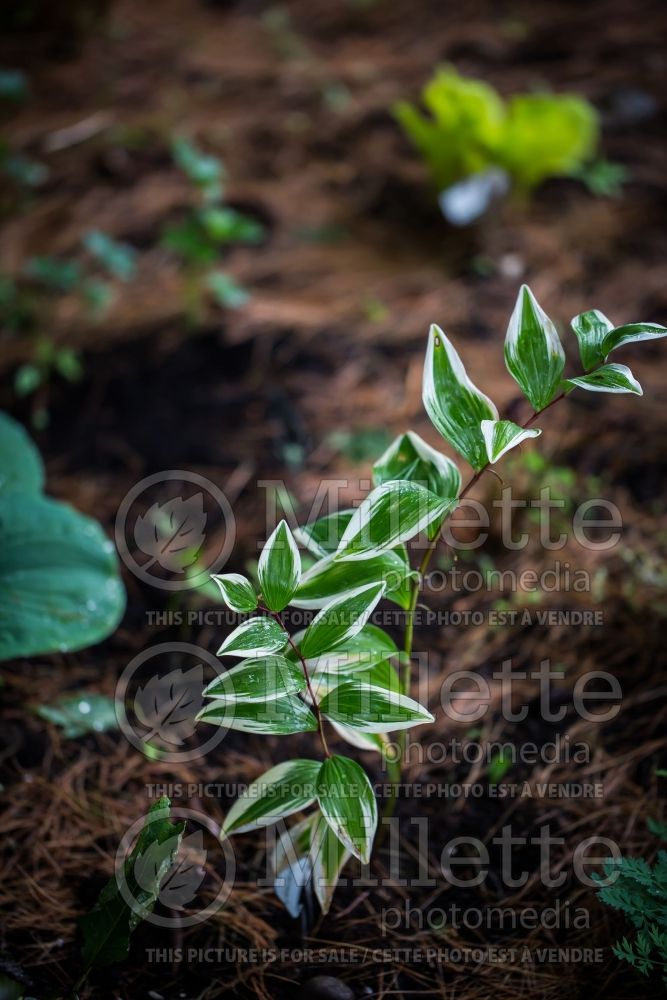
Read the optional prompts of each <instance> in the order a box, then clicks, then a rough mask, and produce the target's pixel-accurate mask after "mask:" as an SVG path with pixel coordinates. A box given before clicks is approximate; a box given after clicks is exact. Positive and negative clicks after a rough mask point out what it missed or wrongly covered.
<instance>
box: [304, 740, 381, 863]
mask: <svg viewBox="0 0 667 1000" xmlns="http://www.w3.org/2000/svg"><path fill="white" fill-rule="evenodd" d="M317 801H318V803H319V806H320V809H321V810H322V815H323V816H324V818H325V820H326V821H327V823H328V824H329V826H330V827H331V829H332V830H333V832H334V834H335V835H336V837H337V838H338V839H339V840H340V841H341V843H342V844H343V845H344V846H345V847H346V848H347V849H348V850H349V851H350V852H351V853H352V854H354V856H355V857H356V858H359V859H360V860H361V861H362V862H363V863H364V864H366V863H367V862H368V861H369V860H370V855H371V847H372V846H373V837H374V836H375V830H376V828H377V819H378V815H377V802H376V801H375V793H374V791H373V786H372V785H371V783H370V781H369V780H368V775H367V774H366V772H365V771H364V770H363V768H361V767H360V766H359V764H357V763H356V762H355V761H353V760H350V759H349V758H348V757H339V756H338V755H336V754H335V755H334V756H332V757H327V759H326V760H325V761H324V763H323V764H322V767H321V769H320V773H319V777H318V781H317Z"/></svg>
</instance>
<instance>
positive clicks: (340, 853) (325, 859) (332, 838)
mask: <svg viewBox="0 0 667 1000" xmlns="http://www.w3.org/2000/svg"><path fill="white" fill-rule="evenodd" d="M309 857H310V863H311V867H312V873H313V874H312V878H313V888H314V890H315V895H316V896H317V898H318V900H319V903H320V907H321V909H322V913H328V912H329V908H330V906H331V900H332V899H333V895H334V892H335V890H336V886H337V885H338V879H339V878H340V873H341V871H342V870H343V867H344V866H345V864H346V863H347V861H348V860H349V858H350V857H351V851H349V850H348V848H347V847H346V846H345V844H343V843H342V842H341V841H340V840H339V839H338V837H337V836H336V834H335V833H334V831H333V830H332V828H331V827H330V825H329V824H328V823H327V821H326V819H325V818H324V816H318V818H317V822H316V824H315V825H314V827H313V831H312V836H311V846H310V855H309Z"/></svg>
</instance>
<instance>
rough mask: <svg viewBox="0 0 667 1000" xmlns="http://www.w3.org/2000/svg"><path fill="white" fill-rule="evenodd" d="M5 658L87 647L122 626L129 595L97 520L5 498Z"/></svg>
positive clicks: (34, 498)
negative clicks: (119, 625)
mask: <svg viewBox="0 0 667 1000" xmlns="http://www.w3.org/2000/svg"><path fill="white" fill-rule="evenodd" d="M0 553H1V555H0V660H8V659H12V658H13V657H16V656H33V655H35V654H37V653H51V652H57V651H61V652H65V651H71V650H76V649H82V648H84V647H85V646H90V645H92V644H93V643H95V642H99V641H100V640H101V639H104V638H105V637H106V636H107V635H109V634H110V633H111V632H113V630H114V629H115V628H116V626H117V625H118V622H119V621H120V619H121V617H122V614H123V611H124V608H125V590H124V588H123V584H122V582H121V579H120V575H119V572H118V562H117V559H116V556H115V553H114V549H113V545H112V544H111V542H110V541H109V540H108V539H107V538H106V536H105V535H104V532H103V531H102V529H101V528H100V526H99V524H97V522H96V521H93V520H92V519H91V518H89V517H84V515H83V514H79V513H78V512H77V511H75V510H73V509H72V508H71V507H69V506H67V504H64V503H59V502H58V501H56V500H51V499H49V498H48V497H45V496H38V495H29V494H27V493H13V492H8V493H4V494H3V495H2V496H0Z"/></svg>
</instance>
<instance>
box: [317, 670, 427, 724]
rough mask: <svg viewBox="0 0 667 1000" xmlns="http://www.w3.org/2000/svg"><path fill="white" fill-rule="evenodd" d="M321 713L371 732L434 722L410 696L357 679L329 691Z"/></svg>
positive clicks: (336, 720) (322, 701) (424, 709)
mask: <svg viewBox="0 0 667 1000" xmlns="http://www.w3.org/2000/svg"><path fill="white" fill-rule="evenodd" d="M320 711H321V712H322V714H323V715H325V716H327V718H331V719H333V720H334V721H335V722H340V723H342V724H343V725H344V726H349V727H350V728H352V729H360V730H362V731H365V732H369V733H391V732H393V731H395V730H398V729H410V728H411V727H412V726H421V725H423V724H424V723H425V722H433V716H432V715H431V713H430V712H429V711H428V709H426V708H424V706H423V705H420V704H419V703H418V702H416V701H414V700H413V699H412V698H408V697H407V695H402V694H398V693H397V692H396V691H390V690H387V689H386V688H380V687H373V686H371V685H370V684H366V683H364V682H363V681H358V680H357V679H356V678H353V679H352V680H345V681H344V682H343V683H342V684H340V685H339V686H338V687H337V688H334V689H333V690H332V691H329V692H328V693H327V694H326V695H325V696H324V698H323V699H322V700H321V702H320Z"/></svg>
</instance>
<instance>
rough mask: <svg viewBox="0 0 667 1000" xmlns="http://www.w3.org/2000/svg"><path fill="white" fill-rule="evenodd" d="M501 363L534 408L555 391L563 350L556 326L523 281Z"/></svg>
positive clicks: (543, 404)
mask: <svg viewBox="0 0 667 1000" xmlns="http://www.w3.org/2000/svg"><path fill="white" fill-rule="evenodd" d="M505 363H506V365H507V368H508V371H509V372H510V374H511V375H512V376H513V377H514V379H516V381H517V382H518V384H519V386H520V387H521V389H522V391H523V393H524V395H525V396H527V398H528V399H529V400H530V402H531V403H532V405H533V407H534V409H535V410H541V409H543V408H544V407H545V406H546V405H547V404H548V403H550V402H551V400H552V399H553V397H554V396H555V395H556V391H557V389H558V386H559V385H560V379H561V375H562V374H563V368H564V366H565V352H564V351H563V347H562V345H561V342H560V340H559V337H558V333H557V331H556V327H555V326H554V324H553V323H552V322H551V320H550V319H549V317H548V316H547V314H546V313H545V312H544V310H543V309H542V308H541V307H540V305H539V304H538V302H537V300H536V298H535V296H534V295H533V293H532V292H531V290H530V288H528V286H527V285H522V286H521V288H520V290H519V295H518V298H517V301H516V305H515V306H514V311H513V313H512V315H511V317H510V321H509V326H508V327H507V336H506V338H505Z"/></svg>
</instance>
